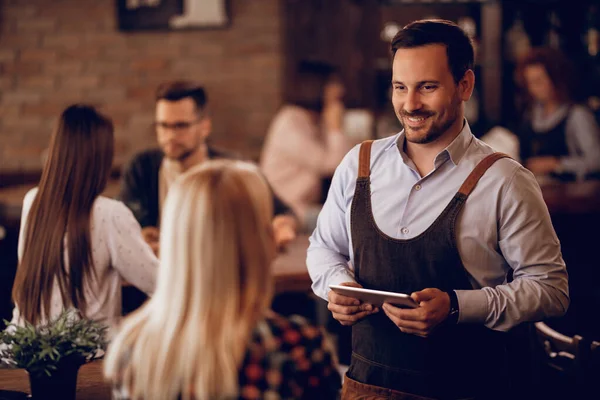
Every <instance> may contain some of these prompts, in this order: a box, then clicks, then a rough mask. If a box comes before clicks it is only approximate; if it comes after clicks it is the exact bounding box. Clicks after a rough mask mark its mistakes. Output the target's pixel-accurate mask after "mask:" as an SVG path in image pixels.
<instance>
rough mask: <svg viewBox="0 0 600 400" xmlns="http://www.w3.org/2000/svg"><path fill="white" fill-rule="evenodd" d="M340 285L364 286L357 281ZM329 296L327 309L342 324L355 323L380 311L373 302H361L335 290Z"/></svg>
mask: <svg viewBox="0 0 600 400" xmlns="http://www.w3.org/2000/svg"><path fill="white" fill-rule="evenodd" d="M340 285H342V286H353V287H358V288H360V287H362V286H361V285H359V284H358V283H356V282H344V283H341V284H340ZM327 297H328V299H329V304H328V305H327V309H328V310H329V311H331V314H332V315H333V318H335V319H337V320H338V321H339V322H340V324H342V325H345V326H349V325H354V324H355V323H356V322H358V320H360V319H362V318H364V317H366V316H367V315H371V314H374V313H376V312H378V311H379V308H377V307H373V305H371V304H367V303H361V301H360V300H357V299H355V298H352V297H348V296H343V295H341V294H338V293H336V292H334V291H333V290H330V291H329V294H328V295H327Z"/></svg>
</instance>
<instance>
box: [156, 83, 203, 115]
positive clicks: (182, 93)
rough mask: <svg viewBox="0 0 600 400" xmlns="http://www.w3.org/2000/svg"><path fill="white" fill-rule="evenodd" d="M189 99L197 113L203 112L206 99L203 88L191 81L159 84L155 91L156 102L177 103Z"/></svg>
mask: <svg viewBox="0 0 600 400" xmlns="http://www.w3.org/2000/svg"><path fill="white" fill-rule="evenodd" d="M187 97H190V98H191V99H192V100H194V103H195V104H196V109H197V111H198V112H200V111H203V110H204V108H205V107H206V103H207V102H208V99H207V97H206V92H205V91H204V88H203V87H202V86H200V85H199V84H197V83H195V82H191V81H171V82H165V83H163V84H161V85H160V86H159V87H158V89H157V90H156V101H158V100H167V101H179V100H181V99H185V98H187Z"/></svg>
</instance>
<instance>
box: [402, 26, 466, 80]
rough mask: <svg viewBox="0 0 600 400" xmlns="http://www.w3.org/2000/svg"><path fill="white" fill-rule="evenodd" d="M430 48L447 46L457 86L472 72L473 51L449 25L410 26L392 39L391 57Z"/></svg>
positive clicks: (450, 65) (457, 28)
mask: <svg viewBox="0 0 600 400" xmlns="http://www.w3.org/2000/svg"><path fill="white" fill-rule="evenodd" d="M429 44H441V45H444V46H446V55H447V56H448V67H449V68H450V72H451V73H452V76H453V77H454V81H455V82H456V83H458V82H460V80H461V79H462V78H463V76H464V75H465V72H467V71H468V70H469V69H471V70H472V69H473V64H474V62H475V51H474V50H473V43H472V42H471V39H470V38H469V36H468V35H467V34H466V33H465V31H463V30H462V29H461V28H460V27H459V26H458V25H456V24H455V23H454V22H452V21H446V20H443V19H424V20H419V21H414V22H411V23H410V24H408V25H406V26H405V27H404V28H402V29H400V31H399V32H398V33H397V34H396V36H394V39H392V43H391V51H392V57H393V56H394V55H396V51H397V50H398V49H412V48H415V47H421V46H426V45H429Z"/></svg>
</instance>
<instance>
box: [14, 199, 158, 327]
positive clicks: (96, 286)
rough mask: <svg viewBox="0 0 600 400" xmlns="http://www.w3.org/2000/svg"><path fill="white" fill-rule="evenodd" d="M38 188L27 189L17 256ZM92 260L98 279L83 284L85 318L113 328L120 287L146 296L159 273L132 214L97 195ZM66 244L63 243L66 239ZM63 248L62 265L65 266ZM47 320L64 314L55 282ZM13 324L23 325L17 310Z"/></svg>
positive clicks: (92, 230) (117, 308)
mask: <svg viewBox="0 0 600 400" xmlns="http://www.w3.org/2000/svg"><path fill="white" fill-rule="evenodd" d="M36 193H37V188H34V189H32V190H30V191H29V192H28V193H27V194H26V195H25V199H24V200H23V213H22V215H21V231H20V232H19V245H18V256H19V262H20V261H21V259H22V257H23V247H24V241H25V228H26V226H27V217H28V215H29V210H30V208H31V204H32V203H33V200H34V198H35V194H36ZM90 238H91V243H92V245H91V250H92V258H93V260H94V269H95V273H96V277H97V280H95V281H90V282H85V283H84V294H85V299H86V302H87V309H86V315H85V317H86V318H88V319H92V320H96V321H99V322H101V323H104V324H107V325H108V326H109V327H110V328H111V329H110V330H112V328H113V327H114V326H115V325H116V323H117V322H118V320H119V318H120V316H121V284H122V282H123V280H126V281H127V282H129V283H131V284H132V285H133V286H135V287H137V288H138V289H140V290H141V291H143V292H145V293H146V294H151V293H152V292H153V291H154V287H155V283H156V275H157V273H158V265H159V262H158V258H156V256H155V255H154V253H153V252H152V249H151V248H150V246H149V245H148V244H147V243H146V242H145V241H144V239H143V237H142V234H141V228H140V225H139V224H138V222H137V221H136V219H135V218H134V216H133V214H132V213H131V211H130V210H129V209H128V208H127V207H126V206H125V205H124V204H123V203H121V202H120V201H117V200H113V199H109V198H107V197H103V196H99V197H98V198H97V199H96V201H95V202H94V205H93V208H92V216H91V223H90ZM65 244H66V240H65ZM67 257H68V255H67V254H66V248H65V263H68V259H67ZM51 303H52V304H51V306H50V317H51V318H55V317H56V316H58V315H59V314H60V313H61V312H62V311H63V308H64V307H63V302H62V299H61V295H60V289H59V286H58V282H54V287H53V291H52V299H51ZM12 323H15V324H19V325H22V324H23V320H22V319H21V317H20V314H19V310H18V308H17V307H15V309H14V310H13V319H12Z"/></svg>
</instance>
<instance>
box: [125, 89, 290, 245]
mask: <svg viewBox="0 0 600 400" xmlns="http://www.w3.org/2000/svg"><path fill="white" fill-rule="evenodd" d="M206 106H207V98H206V93H205V91H204V89H203V88H202V87H201V86H200V85H198V84H196V83H193V82H188V81H175V82H167V83H164V84H162V85H161V86H159V88H158V90H157V93H156V122H155V128H156V138H157V141H158V145H159V146H160V149H151V150H147V151H144V152H142V153H140V154H138V155H136V156H135V157H134V159H133V160H132V161H131V163H130V164H129V165H128V167H127V168H126V169H125V171H124V173H123V179H122V181H121V193H120V196H119V197H120V199H121V200H122V201H123V202H124V203H125V204H126V205H127V206H128V207H129V208H130V209H131V211H132V212H133V214H134V215H135V217H136V218H137V220H138V221H139V223H140V225H141V226H142V234H143V235H144V239H145V240H146V241H147V242H148V243H149V244H150V246H152V248H153V250H154V251H155V252H156V253H158V238H159V229H158V225H159V221H160V210H161V208H162V205H163V203H164V200H165V198H166V195H167V192H168V190H169V187H170V185H171V183H173V181H174V180H175V179H176V178H177V177H178V176H179V175H180V174H182V173H183V172H185V171H187V170H188V169H189V168H191V167H193V166H195V165H198V164H200V163H202V162H204V161H205V160H210V159H214V158H231V155H227V154H225V153H222V152H220V151H217V150H215V149H213V148H212V147H210V146H209V145H208V144H207V143H206V139H207V138H208V136H209V135H210V132H211V129H212V123H211V119H210V117H209V116H208V112H207V107H206ZM274 206H275V218H274V220H273V228H274V233H275V239H276V241H277V244H278V246H283V245H285V244H286V243H287V242H289V241H290V240H292V239H293V238H294V237H295V229H296V219H295V217H294V216H293V214H292V213H291V211H290V209H289V208H288V207H287V206H286V205H285V204H284V203H283V202H281V201H280V200H279V199H278V198H277V197H276V196H274Z"/></svg>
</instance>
